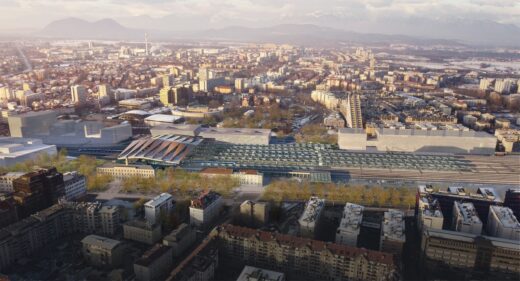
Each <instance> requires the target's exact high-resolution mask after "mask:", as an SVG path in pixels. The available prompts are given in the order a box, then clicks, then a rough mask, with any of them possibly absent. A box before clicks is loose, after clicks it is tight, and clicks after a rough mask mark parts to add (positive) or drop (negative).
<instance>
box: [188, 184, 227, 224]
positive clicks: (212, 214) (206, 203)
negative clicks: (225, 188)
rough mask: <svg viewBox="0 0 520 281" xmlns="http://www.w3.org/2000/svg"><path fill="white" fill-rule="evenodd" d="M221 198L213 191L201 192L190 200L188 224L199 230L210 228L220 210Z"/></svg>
mask: <svg viewBox="0 0 520 281" xmlns="http://www.w3.org/2000/svg"><path fill="white" fill-rule="evenodd" d="M222 204H223V203H222V197H221V196H220V194H218V193H216V192H214V191H206V192H202V193H201V194H200V195H199V197H197V198H196V199H193V200H191V204H190V224H191V225H193V226H196V227H199V228H206V227H208V226H211V225H212V224H213V222H214V220H215V219H216V218H217V216H218V215H219V214H220V211H221V209H222Z"/></svg>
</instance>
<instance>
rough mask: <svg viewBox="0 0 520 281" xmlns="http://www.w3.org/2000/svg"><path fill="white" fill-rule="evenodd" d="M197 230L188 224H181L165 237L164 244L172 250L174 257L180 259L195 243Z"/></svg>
mask: <svg viewBox="0 0 520 281" xmlns="http://www.w3.org/2000/svg"><path fill="white" fill-rule="evenodd" d="M196 238H197V237H196V233H195V230H194V229H193V228H192V227H191V226H189V225H188V224H186V223H181V224H180V225H179V226H178V227H177V228H176V229H174V230H172V232H170V233H169V234H168V235H166V236H164V238H163V244H164V245H166V246H170V247H171V248H172V253H173V257H179V256H181V255H182V254H184V252H185V251H186V250H187V249H188V248H189V247H191V246H192V245H193V243H195V239H196Z"/></svg>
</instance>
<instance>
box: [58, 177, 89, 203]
mask: <svg viewBox="0 0 520 281" xmlns="http://www.w3.org/2000/svg"><path fill="white" fill-rule="evenodd" d="M63 183H64V184H65V199H67V200H69V201H71V200H76V199H78V198H81V197H83V196H84V195H85V194H87V178H86V177H85V176H84V175H81V174H79V173H78V172H68V173H64V174H63Z"/></svg>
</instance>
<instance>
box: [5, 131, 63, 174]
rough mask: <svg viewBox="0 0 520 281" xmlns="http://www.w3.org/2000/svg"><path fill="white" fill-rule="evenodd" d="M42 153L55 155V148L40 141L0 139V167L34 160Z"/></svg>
mask: <svg viewBox="0 0 520 281" xmlns="http://www.w3.org/2000/svg"><path fill="white" fill-rule="evenodd" d="M42 153H46V154H48V155H50V156H53V155H56V153H57V150H56V146H55V145H46V144H43V142H42V141H41V140H40V139H29V138H18V137H0V167H8V166H12V165H15V164H17V163H21V162H24V161H27V160H31V159H36V158H37V157H38V155H40V154H42Z"/></svg>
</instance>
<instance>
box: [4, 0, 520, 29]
mask: <svg viewBox="0 0 520 281" xmlns="http://www.w3.org/2000/svg"><path fill="white" fill-rule="evenodd" d="M0 14H1V15H2V16H1V17H0V29H16V28H40V27H43V26H44V25H46V24H47V23H49V22H51V21H53V20H56V19H62V18H66V17H78V18H83V19H86V20H98V19H101V18H113V19H116V20H119V21H120V22H121V23H123V24H124V25H131V26H134V27H143V26H142V25H150V27H152V28H157V27H164V26H161V23H163V24H164V22H165V21H161V20H163V18H169V19H170V21H169V22H168V25H170V24H171V23H172V21H171V19H175V18H177V19H179V20H178V21H176V25H175V26H168V27H164V28H182V25H183V23H184V24H186V22H187V23H189V24H190V25H191V26H192V27H193V25H197V22H198V23H200V24H201V25H202V26H204V25H206V26H207V25H208V24H209V25H210V26H214V27H222V26H227V25H239V24H241V25H248V26H265V25H272V24H277V23H316V24H322V25H327V26H335V27H342V28H345V29H348V27H349V24H353V26H354V27H358V26H359V25H358V24H359V23H360V22H388V21H394V20H403V19H404V20H406V19H428V20H435V21H448V20H450V21H451V20H462V21H465V20H489V21H495V22H499V23H506V24H515V25H516V26H520V0H317V1H315V0H0ZM134 17H138V18H134ZM185 20H187V21H185ZM197 27H198V26H197Z"/></svg>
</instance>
